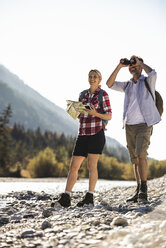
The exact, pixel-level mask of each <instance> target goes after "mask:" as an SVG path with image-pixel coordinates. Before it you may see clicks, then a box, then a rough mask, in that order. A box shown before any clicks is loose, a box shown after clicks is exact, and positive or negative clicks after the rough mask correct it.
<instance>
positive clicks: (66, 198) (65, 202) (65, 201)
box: [51, 193, 71, 208]
mask: <svg viewBox="0 0 166 248" xmlns="http://www.w3.org/2000/svg"><path fill="white" fill-rule="evenodd" d="M60 206H62V207H65V208H68V207H70V206H71V198H70V195H69V194H67V193H63V194H62V195H61V197H60V199H59V200H58V201H57V202H52V203H51V207H60Z"/></svg>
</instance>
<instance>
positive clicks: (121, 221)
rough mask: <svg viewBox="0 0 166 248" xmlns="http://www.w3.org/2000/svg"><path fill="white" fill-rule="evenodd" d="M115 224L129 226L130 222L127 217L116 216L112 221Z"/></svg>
mask: <svg viewBox="0 0 166 248" xmlns="http://www.w3.org/2000/svg"><path fill="white" fill-rule="evenodd" d="M111 224H112V225H113V226H127V225H128V222H127V219H126V218H123V217H116V218H114V219H113V221H112V223H111Z"/></svg>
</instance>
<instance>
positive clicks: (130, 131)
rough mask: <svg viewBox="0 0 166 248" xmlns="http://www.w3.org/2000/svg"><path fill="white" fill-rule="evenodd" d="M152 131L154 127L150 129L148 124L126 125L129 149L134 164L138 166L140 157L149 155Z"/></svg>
mask: <svg viewBox="0 0 166 248" xmlns="http://www.w3.org/2000/svg"><path fill="white" fill-rule="evenodd" d="M152 129H153V126H150V127H148V126H147V124H146V123H141V124H136V125H126V140H127V148H128V151H129V154H130V160H131V162H132V164H138V156H139V155H148V153H147V150H148V148H149V145H150V136H151V134H152Z"/></svg>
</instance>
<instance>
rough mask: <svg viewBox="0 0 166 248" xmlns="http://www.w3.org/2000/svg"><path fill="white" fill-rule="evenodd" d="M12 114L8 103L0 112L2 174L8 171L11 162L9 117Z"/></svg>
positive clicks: (0, 162)
mask: <svg viewBox="0 0 166 248" xmlns="http://www.w3.org/2000/svg"><path fill="white" fill-rule="evenodd" d="M11 116H12V110H11V106H10V104H8V106H7V107H6V109H5V110H4V111H3V112H2V113H1V114H0V168H1V172H3V173H4V175H7V174H8V172H9V167H10V163H11V149H10V148H11V136H10V128H9V126H8V124H9V118H10V117H11Z"/></svg>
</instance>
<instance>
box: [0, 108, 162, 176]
mask: <svg viewBox="0 0 166 248" xmlns="http://www.w3.org/2000/svg"><path fill="white" fill-rule="evenodd" d="M11 116H12V110H11V106H10V104H9V105H8V106H7V107H6V108H5V109H4V110H3V111H2V112H1V113H0V177H25V178H30V177H32V178H42V177H66V176H67V174H68V170H69V166H70V160H71V156H72V150H73V147H74V142H75V138H73V137H71V136H65V135H64V134H63V133H62V134H58V133H56V132H50V131H45V132H41V130H40V128H37V129H36V130H32V129H27V130H26V129H25V128H24V126H22V125H20V124H19V123H15V124H14V125H13V126H10V125H9V120H10V118H11ZM148 166H149V175H148V178H149V179H152V178H156V177H160V176H163V175H164V174H165V173H166V160H163V161H158V160H155V159H149V160H148ZM98 174H99V178H102V179H110V180H133V179H134V174H133V168H132V165H131V164H130V163H126V162H125V160H123V159H122V158H118V157H117V152H115V153H114V151H110V150H109V149H108V148H107V147H106V146H105V148H104V151H103V154H102V155H101V156H100V159H99V162H98ZM87 177H88V169H87V166H86V159H85V160H84V162H83V164H82V166H81V168H80V170H79V178H87Z"/></svg>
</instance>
